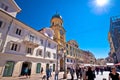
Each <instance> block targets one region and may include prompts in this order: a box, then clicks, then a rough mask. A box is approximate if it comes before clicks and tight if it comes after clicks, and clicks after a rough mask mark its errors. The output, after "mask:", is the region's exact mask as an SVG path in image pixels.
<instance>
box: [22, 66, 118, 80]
mask: <svg viewBox="0 0 120 80" xmlns="http://www.w3.org/2000/svg"><path fill="white" fill-rule="evenodd" d="M106 70H109V71H110V73H109V75H108V79H106V78H103V80H120V76H119V73H117V71H116V67H115V66H113V67H109V68H108V67H107V68H106V67H103V66H97V67H93V66H92V67H90V66H87V67H80V66H77V67H76V68H74V67H69V68H67V74H68V73H70V76H71V80H74V78H75V75H76V77H77V80H98V79H97V78H96V75H99V74H100V75H103V73H104V71H106ZM52 71H53V70H52V67H47V68H46V74H43V72H44V70H43V67H42V68H41V72H40V73H41V75H42V80H46V79H47V80H50V77H54V80H58V75H59V71H58V69H56V70H55V75H54V76H53V75H52ZM23 75H25V76H26V77H27V78H30V75H31V69H30V68H29V67H25V68H24V69H23Z"/></svg>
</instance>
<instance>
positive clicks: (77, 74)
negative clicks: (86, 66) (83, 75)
mask: <svg viewBox="0 0 120 80" xmlns="http://www.w3.org/2000/svg"><path fill="white" fill-rule="evenodd" d="M76 76H77V80H78V79H79V67H76Z"/></svg>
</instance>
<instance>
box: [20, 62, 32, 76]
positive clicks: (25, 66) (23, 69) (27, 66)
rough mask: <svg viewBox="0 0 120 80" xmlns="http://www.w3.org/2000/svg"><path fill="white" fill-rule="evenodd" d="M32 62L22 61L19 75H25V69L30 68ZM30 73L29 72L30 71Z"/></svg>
mask: <svg viewBox="0 0 120 80" xmlns="http://www.w3.org/2000/svg"><path fill="white" fill-rule="evenodd" d="M31 66H32V63H31V62H23V64H22V69H21V76H24V75H25V69H26V68H29V69H31ZM30 74H31V73H30Z"/></svg>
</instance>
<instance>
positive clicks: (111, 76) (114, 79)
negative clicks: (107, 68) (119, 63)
mask: <svg viewBox="0 0 120 80" xmlns="http://www.w3.org/2000/svg"><path fill="white" fill-rule="evenodd" d="M111 79H112V80H120V76H119V74H118V73H117V72H116V68H115V67H112V68H111V72H110V73H109V78H108V80H111Z"/></svg>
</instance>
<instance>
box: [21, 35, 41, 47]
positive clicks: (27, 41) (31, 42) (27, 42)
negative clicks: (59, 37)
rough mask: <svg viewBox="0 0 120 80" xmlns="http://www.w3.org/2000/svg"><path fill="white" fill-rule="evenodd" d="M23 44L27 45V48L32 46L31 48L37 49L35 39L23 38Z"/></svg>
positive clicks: (37, 44)
mask: <svg viewBox="0 0 120 80" xmlns="http://www.w3.org/2000/svg"><path fill="white" fill-rule="evenodd" d="M23 43H24V44H25V45H29V46H33V47H38V46H39V43H38V42H37V40H35V39H30V38H29V37H25V38H24V39H23Z"/></svg>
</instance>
